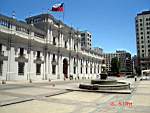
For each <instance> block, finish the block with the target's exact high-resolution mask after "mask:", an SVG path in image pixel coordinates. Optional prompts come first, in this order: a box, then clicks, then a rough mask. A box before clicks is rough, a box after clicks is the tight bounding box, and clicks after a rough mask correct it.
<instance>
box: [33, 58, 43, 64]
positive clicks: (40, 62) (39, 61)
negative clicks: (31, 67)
mask: <svg viewBox="0 0 150 113" xmlns="http://www.w3.org/2000/svg"><path fill="white" fill-rule="evenodd" d="M34 63H36V64H44V61H43V60H42V58H41V57H36V59H35V60H34Z"/></svg>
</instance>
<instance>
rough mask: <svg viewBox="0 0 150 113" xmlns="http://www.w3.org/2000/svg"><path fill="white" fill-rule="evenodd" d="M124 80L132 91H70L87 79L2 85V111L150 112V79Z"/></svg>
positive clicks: (0, 104) (13, 112) (41, 112)
mask: <svg viewBox="0 0 150 113" xmlns="http://www.w3.org/2000/svg"><path fill="white" fill-rule="evenodd" d="M121 79H122V78H121ZM123 80H126V81H128V82H130V83H131V85H132V86H134V87H135V89H134V90H133V92H132V93H131V94H118V93H94V92H80V91H69V90H66V89H67V88H70V87H78V85H79V83H81V82H87V81H72V82H70V81H60V82H44V83H17V84H15V82H14V83H10V84H9V83H8V84H5V85H0V113H149V111H150V101H149V100H150V96H149V95H150V81H149V80H144V81H139V80H138V81H137V82H135V81H134V79H123Z"/></svg>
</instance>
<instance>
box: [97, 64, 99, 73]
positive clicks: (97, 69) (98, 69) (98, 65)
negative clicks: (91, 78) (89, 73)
mask: <svg viewBox="0 0 150 113" xmlns="http://www.w3.org/2000/svg"><path fill="white" fill-rule="evenodd" d="M97 70H98V73H99V65H98V69H97Z"/></svg>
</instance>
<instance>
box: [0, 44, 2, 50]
mask: <svg viewBox="0 0 150 113" xmlns="http://www.w3.org/2000/svg"><path fill="white" fill-rule="evenodd" d="M1 51H2V44H0V52H1Z"/></svg>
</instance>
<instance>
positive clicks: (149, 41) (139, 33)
mask: <svg viewBox="0 0 150 113" xmlns="http://www.w3.org/2000/svg"><path fill="white" fill-rule="evenodd" d="M135 24H136V44H137V57H138V59H140V64H139V65H140V68H141V70H142V69H150V59H149V56H150V11H144V12H142V13H139V14H137V16H136V18H135Z"/></svg>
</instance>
